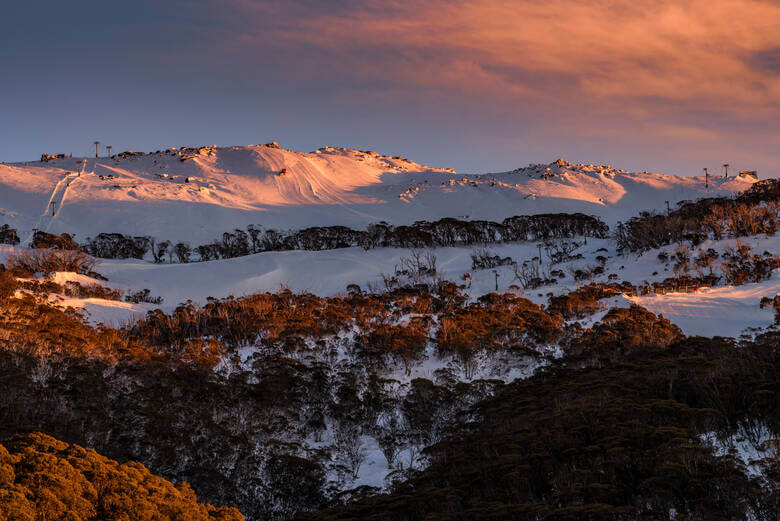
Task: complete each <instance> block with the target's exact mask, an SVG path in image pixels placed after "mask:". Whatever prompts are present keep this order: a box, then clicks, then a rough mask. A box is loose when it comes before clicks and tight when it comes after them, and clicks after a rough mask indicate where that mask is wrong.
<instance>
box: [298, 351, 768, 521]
mask: <svg viewBox="0 0 780 521" xmlns="http://www.w3.org/2000/svg"><path fill="white" fill-rule="evenodd" d="M779 340H780V339H778V338H777V336H771V337H765V338H762V339H759V340H758V341H756V342H755V343H751V344H745V345H734V344H733V343H730V342H726V341H721V340H709V339H702V338H693V339H687V340H684V341H681V342H679V343H677V344H675V345H673V346H671V347H670V348H668V349H660V348H637V349H634V350H632V351H631V352H630V353H629V354H627V355H626V356H624V357H622V359H620V360H616V361H613V362H608V361H606V359H605V357H604V356H602V353H600V352H599V351H597V350H590V351H588V350H586V351H585V352H583V354H582V355H581V357H580V358H579V360H571V362H572V364H570V366H569V367H560V368H556V369H551V370H548V371H545V372H543V373H541V374H538V375H537V376H535V377H533V378H531V379H528V380H525V381H516V382H515V383H513V384H511V385H509V386H507V387H505V388H503V390H501V391H500V392H499V393H498V394H497V395H496V396H495V397H494V398H492V399H489V400H487V401H485V402H483V403H482V404H480V405H479V406H478V412H479V415H480V416H481V417H482V421H481V422H478V423H473V424H471V425H470V427H469V428H465V429H461V430H460V431H459V432H457V433H455V434H453V435H452V436H451V437H449V438H448V439H447V440H446V441H444V442H442V443H439V444H438V445H436V446H435V447H433V448H432V449H431V450H430V454H429V456H430V459H431V465H430V467H429V468H428V469H426V470H425V471H422V472H420V473H419V474H418V475H416V476H415V477H414V478H413V479H411V480H410V481H408V482H406V483H404V484H402V485H400V486H398V487H396V488H395V490H394V491H393V493H391V494H385V495H378V496H373V497H367V498H364V499H362V500H360V501H358V502H357V503H354V504H351V505H348V506H343V507H336V508H332V509H330V510H327V511H324V512H321V513H318V514H316V515H308V516H300V517H299V518H298V519H316V520H328V521H333V520H358V519H360V520H376V521H379V520H381V521H389V520H399V521H400V520H404V521H406V520H415V519H420V520H422V519H425V520H456V519H457V520H461V519H463V520H465V519H496V520H499V519H500V520H505V519H516V520H530V519H545V520H586V519H587V520H618V519H619V520H622V519H626V520H628V519H631V520H637V519H642V520H645V519H646V520H650V519H708V520H718V519H724V520H725V519H754V520H767V521H770V520H775V519H777V512H778V504H779V503H778V501H780V496H779V495H778V485H779V483H780V481H779V480H780V461H779V460H778V446H777V438H778V435H780V405H779V404H778V392H779V391H780V380H779V379H778V375H780V343H779V342H778V341H779ZM578 365H580V366H581V367H576V366H578ZM705 435H707V438H708V439H720V440H727V441H726V442H724V443H726V444H728V443H733V444H735V445H739V444H740V443H749V444H751V445H755V446H758V447H761V448H763V449H764V450H763V452H761V454H762V455H763V456H765V457H764V459H763V461H761V462H758V463H756V464H755V465H754V466H752V470H751V471H748V469H746V466H745V463H744V462H743V461H741V460H740V459H739V458H738V457H736V453H734V454H733V455H729V454H723V451H719V450H718V449H717V447H715V446H713V444H712V443H711V442H706V441H704V436H705ZM715 445H717V443H716V444H715Z"/></svg>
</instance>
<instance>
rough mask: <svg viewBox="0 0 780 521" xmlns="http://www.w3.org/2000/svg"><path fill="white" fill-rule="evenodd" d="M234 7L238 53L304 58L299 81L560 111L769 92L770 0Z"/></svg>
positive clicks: (775, 15)
mask: <svg viewBox="0 0 780 521" xmlns="http://www.w3.org/2000/svg"><path fill="white" fill-rule="evenodd" d="M238 6H239V7H240V10H241V12H242V13H244V15H246V16H248V17H249V19H251V20H254V21H255V25H250V26H248V27H247V30H246V31H244V32H243V33H242V34H240V35H237V36H236V37H235V39H234V41H233V44H234V45H235V46H236V48H244V49H253V50H260V51H261V52H266V53H273V54H275V55H276V56H277V57H280V58H283V60H291V61H292V63H289V64H288V66H289V67H290V68H291V69H292V68H295V67H296V64H295V63H294V60H296V59H298V60H301V61H299V62H298V68H297V70H296V72H295V74H296V75H298V77H308V78H311V79H319V80H324V81H327V80H328V79H332V78H337V77H348V78H352V79H354V80H355V81H357V82H359V83H362V84H365V83H367V82H372V83H374V84H377V85H383V86H414V87H417V88H420V89H445V90H459V91H462V92H467V93H471V94H478V95H482V96H487V97H494V96H498V97H499V98H500V99H502V100H505V99H507V98H508V99H512V98H517V99H526V100H533V102H538V101H539V100H547V101H548V102H550V103H553V104H558V103H561V102H563V104H564V105H570V106H572V105H580V104H584V105H587V104H589V103H592V104H601V105H602V106H603V105H604V104H607V106H609V105H614V106H623V105H627V104H631V102H633V103H638V104H643V103H646V102H647V100H649V99H656V100H660V101H663V100H669V101H674V102H677V101H682V102H691V103H696V104H699V105H703V104H708V105H709V106H711V107H712V109H713V110H721V111H734V110H736V111H744V110H755V109H756V108H760V107H761V106H763V105H766V104H768V103H772V102H777V100H778V99H780V78H778V77H777V76H778V75H777V70H778V61H779V58H778V50H777V49H778V43H780V42H779V40H780V37H779V36H778V33H777V23H778V21H780V4H778V3H776V2H761V1H752V0H746V1H740V2H734V1H733V0H690V1H687V2H672V1H655V0H653V1H648V0H644V1H642V0H631V1H625V0H620V1H603V0H602V1H595V2H580V1H573V0H549V1H546V2H537V1H533V0H531V1H529V0H521V1H517V0H515V1H497V0H490V1H488V0H468V1H464V0H455V1H452V0H448V1H440V0H439V1H421V2H401V1H379V0H364V1H361V2H357V1H347V2H333V1H311V0H309V1H305V0H298V1H288V2H283V3H277V2H267V1H257V0H239V2H238ZM301 58H302V59H301ZM307 58H308V59H307ZM266 59H270V60H271V61H273V58H269V57H266ZM276 65H278V66H281V65H283V63H278V62H277V63H276ZM561 97H565V98H567V99H564V100H562V99H561Z"/></svg>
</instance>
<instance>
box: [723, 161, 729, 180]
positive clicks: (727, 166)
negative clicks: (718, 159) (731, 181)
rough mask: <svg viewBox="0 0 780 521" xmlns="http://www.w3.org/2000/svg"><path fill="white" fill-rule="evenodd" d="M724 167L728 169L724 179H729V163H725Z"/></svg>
mask: <svg viewBox="0 0 780 521" xmlns="http://www.w3.org/2000/svg"><path fill="white" fill-rule="evenodd" d="M723 168H724V169H725V170H726V174H725V175H724V176H723V178H724V179H728V177H729V164H728V163H723Z"/></svg>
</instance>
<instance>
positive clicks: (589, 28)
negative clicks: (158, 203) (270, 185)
mask: <svg viewBox="0 0 780 521" xmlns="http://www.w3.org/2000/svg"><path fill="white" fill-rule="evenodd" d="M778 28H780V0H686V1H665V0H615V1H604V0H594V1H588V2H582V1H581V0H546V1H544V2H542V1H534V0H513V1H503V0H416V1H401V0H341V1H340V0H279V1H266V0H219V1H217V0H212V1H207V0H165V1H164V2H158V1H148V0H136V1H133V2H97V1H89V0H84V1H78V0H77V1H75V2H62V1H46V0H39V1H36V2H8V3H7V5H4V6H3V13H2V16H0V138H1V139H0V161H5V162H12V161H25V160H34V159H36V158H38V157H39V156H40V154H41V153H43V152H46V153H72V154H74V155H76V156H82V155H87V154H89V152H90V150H94V146H93V145H92V142H93V141H95V140H99V141H101V142H102V143H103V144H110V145H112V146H113V151H114V152H119V151H122V150H139V151H153V150H157V149H161V148H167V147H171V146H185V145H186V146H197V145H208V144H216V145H247V144H257V143H265V142H269V141H274V140H275V141H278V142H279V143H280V144H281V145H282V146H284V147H286V148H291V149H294V150H299V151H311V150H314V149H316V148H319V147H321V146H325V145H333V146H347V147H353V148H359V149H370V150H375V151H377V152H380V153H383V154H388V155H402V156H405V157H409V158H411V159H413V160H415V161H419V162H422V163H426V164H429V165H433V166H439V167H452V168H455V169H457V170H458V171H461V172H488V171H502V170H510V169H513V168H516V167H518V166H524V165H527V164H528V163H540V162H549V161H553V160H555V159H557V158H558V157H563V158H564V159H567V160H570V161H574V162H582V163H597V164H610V165H613V166H615V167H619V168H626V169H630V170H638V171H642V170H649V171H660V172H668V173H675V174H681V175H700V174H701V171H702V168H703V167H708V168H709V169H710V171H711V172H719V171H720V167H721V165H722V164H723V163H730V164H731V165H732V167H731V170H732V171H735V170H740V169H749V170H758V171H759V174H761V175H762V177H763V176H772V177H778V176H780V30H779V29H778ZM101 153H105V152H104V151H103V150H102V149H101Z"/></svg>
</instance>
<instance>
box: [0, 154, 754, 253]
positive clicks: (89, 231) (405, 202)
mask: <svg viewBox="0 0 780 521" xmlns="http://www.w3.org/2000/svg"><path fill="white" fill-rule="evenodd" d="M68 176H70V179H68V180H67V181H68V183H67V185H66V187H65V190H64V196H62V197H60V198H59V199H58V198H57V197H55V192H56V191H57V187H58V183H60V189H61V188H62V187H61V182H62V181H63V179H65V178H66V177H68ZM754 182H755V180H754V179H752V178H749V177H745V176H739V177H729V178H723V177H718V178H715V177H713V178H710V180H709V187H706V186H705V180H704V178H702V177H683V176H675V175H670V174H661V173H647V172H641V173H640V172H630V171H628V170H623V169H617V168H613V167H612V166H609V165H593V164H588V165H585V164H573V163H569V162H567V161H564V160H562V159H560V160H557V161H554V162H552V163H548V164H531V165H529V166H527V167H521V168H517V169H514V170H511V171H507V172H496V173H482V174H458V173H456V172H455V171H454V170H452V169H447V168H435V167H430V166H425V165H422V164H420V163H416V162H414V161H411V160H408V159H406V158H403V157H400V156H393V157H390V156H384V155H381V154H378V153H376V152H370V151H361V150H355V149H348V148H340V147H324V148H320V149H318V150H315V151H313V152H308V153H304V152H295V151H291V150H286V149H283V148H281V147H279V146H278V145H277V144H275V143H271V144H267V145H251V146H234V147H216V146H208V147H198V148H186V147H185V148H180V149H173V148H172V149H167V150H162V151H157V152H152V153H148V154H144V153H137V152H123V153H121V154H117V155H115V156H112V157H110V158H86V159H85V158H57V159H49V160H48V161H37V162H27V163H14V164H2V165H0V214H2V216H3V217H4V221H5V222H7V223H8V224H9V225H10V226H12V227H14V228H16V229H18V230H20V232H21V233H22V234H25V233H29V232H30V231H31V230H32V229H33V228H34V227H36V225H37V224H38V223H39V222H40V221H41V220H42V219H41V218H42V217H43V216H45V215H47V214H49V213H50V214H51V216H52V217H53V218H52V219H46V220H45V221H46V223H47V229H45V230H43V231H47V232H51V233H63V232H67V233H70V234H74V235H77V236H79V237H81V238H85V237H86V236H93V235H96V234H98V233H101V232H119V233H125V234H129V235H151V236H155V237H161V238H170V239H173V240H191V241H207V240H211V239H213V238H214V237H217V236H219V235H220V234H221V233H222V232H224V231H229V230H232V229H234V228H243V227H245V226H246V225H247V224H259V225H261V226H265V227H268V228H279V229H300V228H305V227H310V226H326V225H344V226H350V227H353V228H363V227H365V226H366V225H368V224H371V223H375V222H380V221H387V222H391V223H393V224H396V225H399V224H411V223H412V222H414V221H417V220H433V219H438V218H442V217H456V218H460V219H488V220H500V219H503V218H505V217H508V216H512V215H530V214H538V213H551V212H566V213H571V212H583V213H588V214H595V215H598V216H600V217H601V218H603V219H604V220H605V221H606V222H607V223H608V224H610V225H612V224H614V223H616V222H617V221H618V220H625V219H628V218H630V217H631V216H633V215H636V214H637V213H639V212H640V211H644V210H650V211H652V210H655V211H664V210H665V209H666V207H665V202H666V201H669V204H674V203H676V202H679V201H681V200H688V199H696V198H699V197H711V196H727V195H732V194H734V193H736V192H740V191H743V190H745V189H746V188H748V187H749V186H751V185H752V184H753V183H754Z"/></svg>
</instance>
